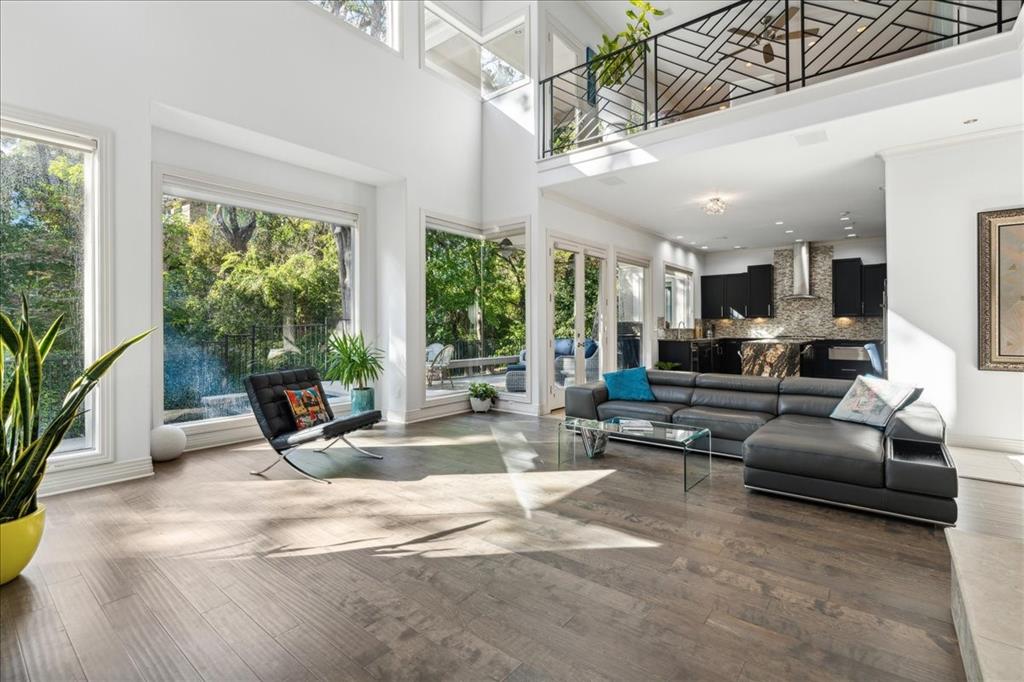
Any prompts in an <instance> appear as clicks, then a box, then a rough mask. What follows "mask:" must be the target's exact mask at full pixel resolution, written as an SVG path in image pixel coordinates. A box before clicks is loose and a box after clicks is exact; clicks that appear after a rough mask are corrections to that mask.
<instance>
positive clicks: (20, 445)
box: [0, 296, 152, 585]
mask: <svg viewBox="0 0 1024 682" xmlns="http://www.w3.org/2000/svg"><path fill="white" fill-rule="evenodd" d="M63 322H64V316H63V315H61V316H59V317H58V318H57V319H56V320H54V322H53V324H51V325H50V327H49V329H47V330H46V333H45V334H43V335H42V336H36V335H35V334H34V333H33V332H32V325H31V324H29V314H28V301H27V300H26V298H25V297H24V296H22V297H21V319H20V320H19V321H18V323H17V324H15V323H14V321H13V320H11V318H9V317H8V316H7V315H5V314H3V313H0V396H3V399H2V400H0V585H2V584H3V583H6V582H9V581H11V580H14V578H16V577H18V575H19V574H20V573H21V571H22V569H24V568H25V566H27V565H28V562H29V561H31V560H32V556H33V555H34V554H35V553H36V549H37V548H38V547H39V541H40V540H41V539H42V537H43V526H44V522H45V518H46V508H45V507H44V506H43V505H42V504H39V502H38V501H37V500H36V491H38V490H39V484H40V483H42V482H43V474H45V473H46V462H47V460H48V459H49V457H50V455H51V454H52V453H53V451H54V450H56V449H57V446H59V445H60V443H61V441H62V440H63V439H64V435H65V434H66V433H67V432H68V429H70V428H71V426H72V425H73V424H74V423H75V420H76V419H78V417H80V416H81V415H82V412H83V408H82V405H83V403H84V402H85V399H86V397H87V396H88V395H89V393H91V392H92V390H93V389H94V388H96V384H97V383H98V382H99V380H100V378H101V377H102V376H103V375H104V374H106V373H107V370H109V369H110V368H111V367H112V366H113V365H114V363H115V362H116V361H117V359H118V358H119V357H121V355H122V354H123V353H124V352H125V351H126V350H128V349H129V348H130V347H131V346H133V345H135V344H136V343H138V342H139V341H141V340H142V339H144V338H145V337H146V335H147V334H149V332H144V333H142V334H139V335H138V336H134V337H132V338H130V339H126V340H125V341H122V342H121V344H120V345H118V346H117V347H116V348H114V349H113V350H110V351H108V352H107V353H106V354H104V355H101V356H100V357H99V358H98V359H97V360H96V361H95V362H93V363H92V364H91V365H89V366H88V367H87V368H86V369H85V371H84V372H82V374H81V376H79V377H78V378H77V379H75V380H74V382H72V384H71V386H70V388H68V392H67V395H66V396H65V397H64V400H63V402H62V403H61V407H60V410H59V411H58V412H57V414H56V415H54V416H53V418H52V419H51V420H50V423H49V424H47V425H46V428H41V425H40V423H39V416H40V415H39V400H40V398H41V396H42V392H43V385H44V381H43V375H44V369H45V365H46V358H47V356H48V355H49V354H50V350H51V349H52V348H53V345H54V342H55V341H56V340H57V337H58V335H59V334H60V328H61V325H62V324H63ZM150 331H152V330H150Z"/></svg>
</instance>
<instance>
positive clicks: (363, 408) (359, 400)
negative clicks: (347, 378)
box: [352, 388, 374, 414]
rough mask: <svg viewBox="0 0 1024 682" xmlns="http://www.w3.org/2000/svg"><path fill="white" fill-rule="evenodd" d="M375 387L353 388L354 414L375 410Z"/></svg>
mask: <svg viewBox="0 0 1024 682" xmlns="http://www.w3.org/2000/svg"><path fill="white" fill-rule="evenodd" d="M373 403H374V400H373V389H372V388H353V389H352V414H359V413H360V412H370V411H371V410H373Z"/></svg>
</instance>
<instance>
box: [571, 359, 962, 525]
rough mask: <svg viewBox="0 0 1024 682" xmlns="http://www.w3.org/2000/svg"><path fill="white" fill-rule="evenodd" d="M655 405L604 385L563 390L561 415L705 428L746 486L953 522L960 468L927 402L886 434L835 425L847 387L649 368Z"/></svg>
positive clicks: (838, 382) (899, 416) (845, 383)
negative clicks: (738, 460) (615, 394)
mask: <svg viewBox="0 0 1024 682" xmlns="http://www.w3.org/2000/svg"><path fill="white" fill-rule="evenodd" d="M647 376H648V381H649V383H650V384H651V391H652V392H653V393H654V397H655V398H656V400H655V401H650V402H645V401H620V400H608V391H607V388H606V387H605V385H604V383H602V382H595V383H591V384H585V385H581V386H573V387H569V388H568V389H567V390H566V415H567V416H570V417H584V418H589V419H609V418H611V417H616V416H622V417H633V418H641V419H651V420H656V421H669V419H667V418H666V415H670V418H671V421H672V422H673V423H676V424H681V425H688V426H701V427H706V428H708V429H709V430H710V431H711V435H712V450H713V451H714V452H715V454H720V455H726V456H733V457H742V458H743V462H744V467H743V481H744V485H745V486H746V487H747V488H749V489H752V490H758V491H763V492H771V493H776V494H782V495H788V496H793V497H799V498H805V499H810V500H815V501H821V502H827V503H832V504H839V505H843V506H850V507H855V508H861V509H866V510H869V511H876V512H882V513H886V514H893V515H897V516H902V517H906V518H912V519H920V520H925V521H931V522H935V523H945V524H952V523H954V522H955V521H956V516H957V509H956V500H955V498H956V494H957V479H956V469H955V467H954V466H953V463H952V462H951V461H950V459H949V455H948V452H947V451H946V449H945V447H944V445H943V443H944V441H945V424H944V423H943V421H942V417H941V415H940V414H939V413H938V411H937V410H936V409H935V408H934V407H933V406H931V405H928V404H927V403H921V402H917V403H914V404H913V405H911V406H910V407H908V408H905V409H903V410H900V411H899V412H897V413H896V414H895V415H894V417H893V419H892V420H891V421H890V422H889V424H888V426H887V427H886V429H885V430H884V431H883V430H881V429H878V428H875V427H872V426H868V425H865V424H856V423H851V422H846V421H840V420H835V419H832V418H831V417H830V415H831V414H832V412H833V410H834V409H835V408H836V406H837V405H838V404H839V402H840V401H841V400H842V398H843V396H845V395H846V393H847V391H848V390H849V388H850V386H851V385H852V383H853V382H852V381H849V380H843V379H812V378H806V377H790V378H787V379H783V380H781V381H780V380H778V379H774V378H770V377H753V376H736V375H729V374H697V373H693V372H672V371H659V370H649V371H648V372H647Z"/></svg>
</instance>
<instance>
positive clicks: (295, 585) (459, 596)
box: [0, 414, 977, 682]
mask: <svg viewBox="0 0 1024 682" xmlns="http://www.w3.org/2000/svg"><path fill="white" fill-rule="evenodd" d="M555 424H556V420H555V419H551V418H542V419H536V418H520V417H513V416H509V415H496V414H491V415H487V416H471V415H465V416H459V417H453V418H448V419H443V420H437V421H432V422H426V423H422V424H414V425H409V426H402V425H388V426H387V427H386V428H384V427H378V429H377V430H375V431H373V432H361V433H360V434H358V435H357V438H356V439H354V440H355V442H357V443H359V444H361V445H364V446H366V447H368V448H370V449H376V450H377V451H379V452H382V453H383V454H385V456H386V458H385V459H384V460H383V461H374V460H369V459H364V458H357V457H353V456H352V455H351V453H350V452H349V451H348V450H347V449H346V448H338V449H337V450H335V451H334V452H332V454H331V455H329V456H323V455H319V454H316V453H308V454H307V453H303V454H302V455H300V456H299V459H300V460H301V461H302V463H303V464H304V465H305V466H307V467H308V468H309V469H310V470H313V471H316V472H317V473H319V474H322V475H327V476H330V477H331V478H332V479H333V481H334V484H333V485H322V484H317V483H314V482H310V481H307V480H304V479H301V478H299V477H298V476H297V475H296V474H295V473H294V472H293V471H290V470H289V469H288V468H287V467H286V466H284V465H280V466H278V467H275V468H274V469H272V470H271V471H270V472H268V474H267V476H266V478H257V477H252V476H250V475H249V474H248V473H247V472H248V471H249V470H250V469H252V468H262V466H263V465H265V464H267V463H269V461H270V459H271V458H272V456H273V455H272V453H271V451H270V450H269V448H268V447H266V446H265V445H264V444H261V443H250V444H245V445H240V446H234V447H228V448H220V449H214V450H208V451H204V452H196V453H191V454H188V455H186V456H184V457H183V458H182V459H181V460H179V461H177V462H171V463H167V464H162V465H158V466H157V474H156V476H155V477H154V478H151V479H144V480H139V481H133V482H129V483H124V484H119V485H114V486H107V487H104V488H97V489H92V490H86V491H81V492H77V493H70V494H66V495H61V496H57V497H51V498H47V499H46V500H45V504H46V506H47V523H48V525H47V529H46V533H45V536H44V539H43V544H42V547H41V548H40V551H39V554H38V555H37V557H36V559H35V560H34V561H33V563H32V564H31V566H30V567H29V569H28V570H27V571H26V573H25V574H24V575H23V576H22V577H21V578H19V579H18V580H15V581H14V582H12V583H10V584H8V585H6V586H5V587H3V588H2V590H0V609H2V623H0V624H2V628H0V632H2V638H0V654H2V655H0V661H2V669H0V678H2V679H3V680H4V681H5V682H7V681H14V680H22V679H31V680H45V681H49V680H71V679H76V680H77V679H90V680H115V679H136V678H138V679H153V680H198V679H205V680H250V679H258V680H301V679H332V680H333V679H337V680H340V679H356V680H364V679H366V680H369V679H467V680H483V679H495V680H503V679H507V680H534V679H559V680H563V679H564V680H576V679H580V680H648V679H688V680H689V679H701V680H705V679H706V680H794V679H814V680H825V679H843V680H846V679H857V680H929V681H932V680H948V679H962V678H963V675H964V673H963V667H962V664H961V661H960V656H959V650H958V647H957V641H956V635H955V632H954V630H953V626H952V624H951V615H950V603H949V599H950V597H949V594H950V568H949V554H948V551H947V547H946V543H945V540H944V538H943V534H942V531H941V530H940V529H936V528H933V527H930V526H924V525H916V524H912V523H907V522H903V521H897V520H887V519H884V518H882V517H877V516H871V515H867V514H860V513H856V512H850V511H846V510H841V509H836V508H831V507H826V506H818V505H813V504H807V503H802V502H798V501H791V500H786V499H783V498H778V497H771V496H767V495H761V494H755V493H749V492H746V491H745V490H744V489H743V487H742V483H741V476H740V465H739V463H738V462H735V461H732V460H725V459H716V460H715V462H714V468H713V475H712V478H711V479H710V480H709V481H705V482H704V483H701V484H700V485H698V486H697V487H696V488H695V489H693V490H692V491H690V492H689V493H688V494H684V493H683V491H682V481H681V473H680V465H681V461H680V455H679V454H677V453H675V452H672V451H668V450H660V449H655V448H646V447H641V446H632V445H629V444H626V443H619V442H615V443H612V444H611V445H609V448H608V451H609V454H608V456H607V457H605V458H604V459H602V460H593V461H590V460H585V459H583V460H581V461H577V462H576V464H575V465H574V466H572V467H563V470H561V471H558V470H556V465H555V437H556V436H555V433H556V431H555ZM499 444H500V447H499ZM972 483H977V482H972ZM968 507H970V505H968Z"/></svg>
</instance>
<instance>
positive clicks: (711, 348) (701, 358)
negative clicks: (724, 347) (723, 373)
mask: <svg viewBox="0 0 1024 682" xmlns="http://www.w3.org/2000/svg"><path fill="white" fill-rule="evenodd" d="M716 345H717V344H715V343H708V342H705V343H698V344H696V346H697V354H696V355H697V366H696V367H695V368H693V371H694V372H717V371H718V365H719V363H718V354H717V353H716V352H715V346H716Z"/></svg>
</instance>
